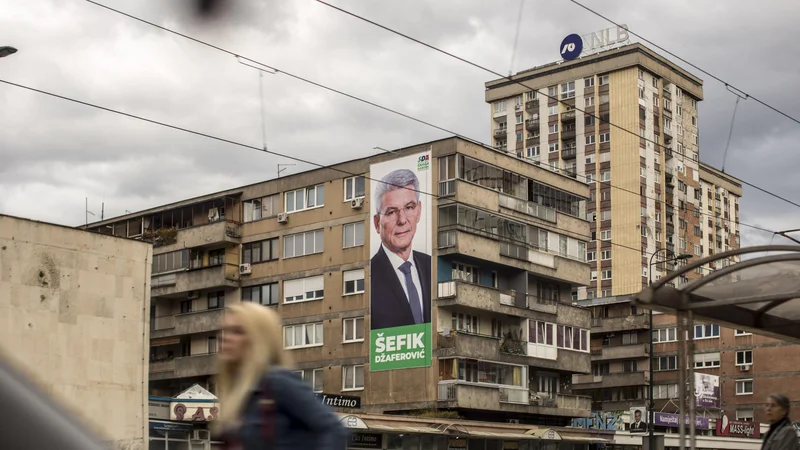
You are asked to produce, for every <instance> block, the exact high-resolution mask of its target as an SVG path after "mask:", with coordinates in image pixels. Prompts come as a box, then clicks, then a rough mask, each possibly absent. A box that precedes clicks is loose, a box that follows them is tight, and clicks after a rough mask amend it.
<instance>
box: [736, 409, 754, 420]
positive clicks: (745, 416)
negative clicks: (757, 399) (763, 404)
mask: <svg viewBox="0 0 800 450" xmlns="http://www.w3.org/2000/svg"><path fill="white" fill-rule="evenodd" d="M736 420H741V421H743V422H752V421H754V420H755V413H754V411H753V408H745V409H737V410H736Z"/></svg>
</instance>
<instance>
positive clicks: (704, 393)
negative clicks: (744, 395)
mask: <svg viewBox="0 0 800 450" xmlns="http://www.w3.org/2000/svg"><path fill="white" fill-rule="evenodd" d="M694 396H695V400H696V403H695V405H696V406H701V407H703V408H719V377H718V376H717V375H708V374H705V373H695V374H694Z"/></svg>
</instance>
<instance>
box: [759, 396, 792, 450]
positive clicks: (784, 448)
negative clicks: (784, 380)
mask: <svg viewBox="0 0 800 450" xmlns="http://www.w3.org/2000/svg"><path fill="white" fill-rule="evenodd" d="M789 409H790V403H789V398H788V397H786V396H785V395H783V394H770V395H769V396H768V397H767V406H766V408H765V411H766V413H767V419H768V420H769V431H768V432H767V434H766V436H764V443H763V444H762V445H761V450H800V440H798V437H797V432H796V431H795V429H794V425H792V421H791V419H789Z"/></svg>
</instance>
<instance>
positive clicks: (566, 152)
mask: <svg viewBox="0 0 800 450" xmlns="http://www.w3.org/2000/svg"><path fill="white" fill-rule="evenodd" d="M577 154H578V149H577V148H575V147H567V148H565V149H563V150H561V159H565V160H566V159H575V157H576V156H577Z"/></svg>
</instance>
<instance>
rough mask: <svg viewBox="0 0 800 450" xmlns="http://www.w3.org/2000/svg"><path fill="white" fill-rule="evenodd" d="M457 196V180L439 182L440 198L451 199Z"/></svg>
mask: <svg viewBox="0 0 800 450" xmlns="http://www.w3.org/2000/svg"><path fill="white" fill-rule="evenodd" d="M451 195H456V180H447V181H440V182H439V197H449V196H451Z"/></svg>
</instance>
